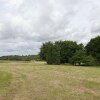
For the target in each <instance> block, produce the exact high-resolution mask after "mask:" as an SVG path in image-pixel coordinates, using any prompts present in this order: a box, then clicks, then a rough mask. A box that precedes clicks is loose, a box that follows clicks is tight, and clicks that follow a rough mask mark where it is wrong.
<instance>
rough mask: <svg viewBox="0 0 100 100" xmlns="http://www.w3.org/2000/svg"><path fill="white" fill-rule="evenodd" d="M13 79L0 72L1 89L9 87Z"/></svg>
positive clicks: (9, 75)
mask: <svg viewBox="0 0 100 100" xmlns="http://www.w3.org/2000/svg"><path fill="white" fill-rule="evenodd" d="M11 78H12V76H11V74H9V73H6V72H1V71H0V89H1V88H3V87H5V86H6V85H8V84H9V82H10V80H11Z"/></svg>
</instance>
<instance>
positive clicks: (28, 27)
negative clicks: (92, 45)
mask: <svg viewBox="0 0 100 100" xmlns="http://www.w3.org/2000/svg"><path fill="white" fill-rule="evenodd" d="M98 35H100V0H0V56H4V55H28V54H37V53H38V52H39V48H40V47H41V45H42V43H44V42H46V41H57V40H73V41H77V43H83V44H84V45H86V44H87V43H88V42H89V40H90V39H91V38H94V37H96V36H98Z"/></svg>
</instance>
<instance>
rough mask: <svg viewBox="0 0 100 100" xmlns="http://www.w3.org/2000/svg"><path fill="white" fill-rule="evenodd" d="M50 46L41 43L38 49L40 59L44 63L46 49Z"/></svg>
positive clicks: (48, 43) (49, 43)
mask: <svg viewBox="0 0 100 100" xmlns="http://www.w3.org/2000/svg"><path fill="white" fill-rule="evenodd" d="M50 45H52V43H51V42H46V43H43V45H42V46H41V48H40V53H39V55H40V58H41V59H42V60H44V61H46V57H47V52H48V48H49V46H50Z"/></svg>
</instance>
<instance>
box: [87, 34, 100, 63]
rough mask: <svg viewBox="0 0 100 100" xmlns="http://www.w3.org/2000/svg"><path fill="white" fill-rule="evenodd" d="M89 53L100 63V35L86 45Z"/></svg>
mask: <svg viewBox="0 0 100 100" xmlns="http://www.w3.org/2000/svg"><path fill="white" fill-rule="evenodd" d="M86 50H87V53H88V54H90V55H92V56H93V57H94V58H96V60H97V62H98V63H99V64H100V36H97V37H95V38H93V39H91V40H90V42H89V43H88V44H87V45H86Z"/></svg>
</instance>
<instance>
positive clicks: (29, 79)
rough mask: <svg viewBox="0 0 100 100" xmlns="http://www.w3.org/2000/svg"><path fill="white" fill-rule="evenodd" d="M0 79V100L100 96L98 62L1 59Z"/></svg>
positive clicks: (92, 98)
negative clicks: (72, 63)
mask: <svg viewBox="0 0 100 100" xmlns="http://www.w3.org/2000/svg"><path fill="white" fill-rule="evenodd" d="M8 73H9V74H8ZM11 75H12V76H11ZM0 82H1V83H3V84H6V85H3V87H2V89H1V88H0V100H100V67H99V66H98V67H82V66H70V65H47V64H46V63H45V62H27V63H26V62H16V61H8V62H7V61H6V63H5V62H4V61H3V62H2V63H0ZM8 84H9V85H8Z"/></svg>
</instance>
